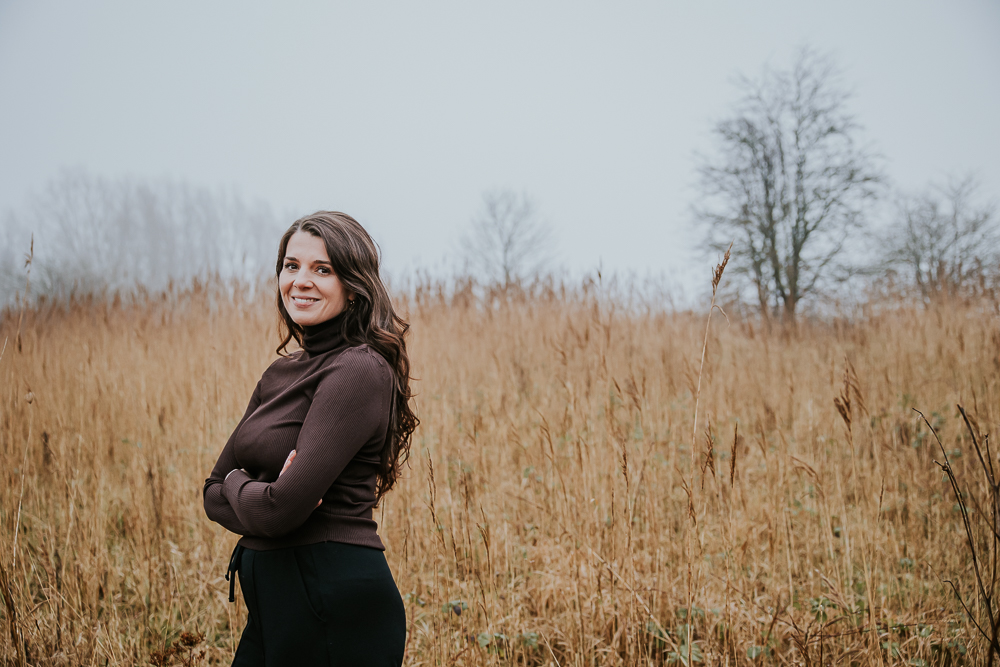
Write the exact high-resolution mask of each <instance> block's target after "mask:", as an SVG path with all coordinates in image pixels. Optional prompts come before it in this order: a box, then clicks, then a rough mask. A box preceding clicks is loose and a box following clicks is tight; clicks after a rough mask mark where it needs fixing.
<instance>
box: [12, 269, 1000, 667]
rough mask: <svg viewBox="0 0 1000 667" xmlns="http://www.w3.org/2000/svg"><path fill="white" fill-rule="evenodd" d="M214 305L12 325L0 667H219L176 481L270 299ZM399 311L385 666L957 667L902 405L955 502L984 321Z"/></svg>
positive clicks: (944, 316) (201, 451) (921, 469)
mask: <svg viewBox="0 0 1000 667" xmlns="http://www.w3.org/2000/svg"><path fill="white" fill-rule="evenodd" d="M233 294H236V292H234V291H232V290H227V289H225V288H224V287H217V288H213V289H204V288H203V289H196V290H194V291H190V292H186V293H183V294H173V295H170V296H169V297H166V298H164V299H155V298H152V297H151V298H149V299H146V300H144V301H140V302H137V303H133V304H121V303H118V304H107V303H104V302H97V301H93V302H77V303H74V304H72V305H69V306H65V307H63V306H60V307H54V306H41V307H39V308H36V309H34V310H29V311H27V312H26V313H25V315H24V321H23V323H22V324H21V327H22V331H21V339H22V341H21V342H22V345H21V349H20V350H16V349H14V348H12V347H11V346H10V345H8V346H7V348H6V350H5V352H4V353H3V356H2V357H0V457H2V463H3V465H2V467H0V478H2V479H3V483H2V485H0V575H2V576H0V592H2V593H3V597H4V605H0V622H2V624H3V625H4V626H5V627H4V628H3V634H2V636H3V637H4V640H3V643H2V648H0V652H2V656H0V659H3V660H5V661H6V662H7V663H8V664H17V663H18V661H20V662H21V664H32V665H70V664H72V665H76V664H85V665H89V664H95V665H98V664H99V665H104V664H109V665H140V664H149V662H150V660H151V658H152V659H153V660H154V661H160V663H161V664H168V663H169V662H170V661H174V662H180V661H182V660H187V661H191V662H194V663H196V664H197V663H198V662H199V661H200V662H201V663H203V664H228V661H229V659H230V658H231V655H232V652H233V647H234V645H235V642H236V641H238V637H239V633H240V632H241V630H242V625H243V624H244V623H245V622H246V617H245V613H244V612H243V611H242V610H241V607H240V605H229V604H228V603H227V602H226V597H227V593H228V588H227V584H226V582H225V581H224V579H223V574H224V570H225V566H226V563H227V557H228V555H229V553H230V550H231V548H232V545H233V543H234V542H235V538H234V536H233V535H230V534H228V533H226V531H225V530H223V529H222V528H220V527H219V526H217V525H214V524H212V523H211V522H209V521H208V520H207V519H206V518H205V516H204V513H203V511H202V507H201V486H202V482H203V480H204V478H205V476H207V474H208V471H209V470H210V469H211V467H212V465H213V463H214V461H215V458H216V456H217V454H218V452H219V450H220V449H221V447H222V445H223V443H224V442H225V439H226V438H227V436H228V435H229V432H230V430H231V429H232V427H233V426H234V424H235V423H236V420H237V419H238V418H239V416H240V414H241V413H242V410H243V408H244V407H245V402H246V401H247V400H248V398H249V395H250V392H251V390H252V388H253V385H254V383H255V382H256V380H257V378H258V377H259V375H260V373H261V372H262V371H263V369H264V368H266V366H267V365H268V363H270V361H271V360H272V359H273V356H274V354H273V349H274V347H275V344H276V337H275V336H276V331H275V327H276V319H275V316H274V314H273V311H272V308H273V306H272V305H271V299H270V298H269V297H266V296H265V297H261V298H260V299H255V300H252V301H248V300H245V299H240V298H239V297H234V296H232V295H233ZM401 305H402V306H403V309H404V310H406V311H408V316H409V318H410V319H411V322H412V325H413V328H412V337H411V339H410V346H411V350H412V352H411V357H412V359H413V363H414V375H415V376H416V377H418V378H419V382H418V383H417V391H418V393H419V395H418V397H417V399H416V407H417V410H418V414H419V416H420V418H421V422H422V423H421V426H420V428H419V430H418V431H417V433H416V436H415V443H414V450H413V456H412V458H411V465H410V467H409V469H408V471H407V474H406V478H405V479H403V480H402V482H401V483H400V485H399V486H398V488H397V490H394V491H393V492H392V493H391V494H390V495H389V496H388V497H387V499H386V501H385V502H384V504H383V506H382V507H380V508H378V509H377V510H376V517H375V518H376V520H378V521H379V524H380V533H381V534H382V536H383V539H384V541H385V542H386V544H387V547H388V549H387V552H386V555H387V558H388V560H389V563H390V566H391V568H392V570H393V572H394V574H395V577H396V581H397V583H398V585H399V588H400V591H401V592H402V594H403V595H404V599H405V602H406V608H407V617H408V624H409V633H408V638H407V658H406V662H407V664H410V665H420V664H427V665H431V664H439V665H489V664H492V665H500V664H524V665H542V664H551V665H556V664H558V665H562V666H566V665H648V664H706V665H707V664H719V665H723V664H724V665H746V664H809V665H821V664H830V663H834V664H859V665H876V664H877V665H883V664H885V665H892V664H914V665H917V664H925V663H926V664H946V663H947V664H961V663H963V662H965V663H968V664H973V663H974V662H975V661H976V660H977V659H978V657H979V656H981V655H984V654H982V653H979V652H980V651H981V650H982V649H983V644H982V642H981V641H979V640H977V639H976V638H975V634H974V633H973V632H972V626H971V625H970V624H969V621H968V618H967V616H966V614H965V613H964V612H963V611H962V608H961V607H960V605H959V604H958V603H957V601H956V600H955V597H954V593H953V591H952V590H951V589H950V588H949V587H948V585H947V584H945V583H943V580H944V579H949V580H952V581H955V582H956V583H957V585H958V586H959V588H960V590H961V592H963V594H965V595H966V599H968V600H975V599H976V595H975V592H974V590H973V588H972V586H973V585H974V581H973V580H971V579H970V572H971V570H970V567H971V565H970V560H969V557H968V555H967V554H966V553H965V552H963V550H962V549H961V548H959V547H960V546H961V544H962V542H961V541H962V540H965V539H966V536H965V531H964V527H963V524H962V515H961V513H960V512H957V511H956V510H955V501H954V498H953V497H952V496H951V495H950V490H949V487H948V486H946V484H947V481H946V480H943V479H942V473H941V470H940V469H939V468H938V467H937V466H935V465H934V463H933V460H934V458H935V456H936V454H935V449H934V447H936V446H937V445H936V442H935V441H934V439H933V436H932V435H930V432H929V430H928V428H927V426H926V425H924V424H923V423H922V422H919V421H918V419H917V418H916V415H915V413H913V412H912V410H911V408H913V407H918V408H919V409H921V410H922V411H923V412H924V413H925V414H926V415H927V416H928V420H929V422H930V423H931V424H933V425H934V428H935V429H936V430H937V432H938V435H940V437H941V440H942V442H943V443H945V446H946V448H948V449H949V460H950V466H951V469H953V470H954V471H955V473H956V475H958V476H959V477H960V478H961V479H969V480H970V482H969V483H970V484H982V483H985V482H981V481H978V480H980V478H981V477H982V476H981V475H979V476H977V475H976V474H973V473H974V469H973V468H969V469H968V470H967V469H966V466H969V465H971V463H972V460H971V459H972V458H973V454H972V451H971V450H970V449H969V446H970V445H969V441H968V436H967V434H966V431H964V430H963V428H961V426H962V423H961V419H960V418H956V417H957V413H956V409H955V405H956V404H958V403H961V404H962V405H964V406H965V408H966V409H967V410H968V411H969V413H970V414H974V415H975V418H976V420H977V422H978V424H980V425H981V427H982V429H983V431H984V432H985V431H988V430H989V428H988V425H995V424H996V423H997V421H998V419H1000V412H998V410H1000V324H998V320H997V318H996V316H995V314H991V313H990V312H989V311H987V310H984V309H983V308H981V307H980V306H978V305H976V304H965V305H955V304H952V305H939V306H936V307H934V308H931V309H924V308H909V307H905V306H899V305H898V304H897V305H894V306H893V307H888V305H886V307H882V308H878V309H872V310H871V311H870V312H868V313H866V314H862V315H861V316H858V317H854V318H851V319H830V320H826V321H815V322H810V321H805V322H802V323H800V325H799V326H798V328H797V329H796V330H795V331H794V332H791V331H784V332H783V331H779V330H775V331H774V332H773V333H768V332H766V331H764V330H762V329H761V328H760V327H759V326H757V325H756V324H755V323H754V322H753V321H752V320H742V321H741V320H738V319H734V318H733V313H730V314H729V315H730V318H731V320H730V322H729V323H728V324H727V323H726V321H725V320H724V319H720V318H716V319H715V320H713V321H712V322H711V324H710V326H709V328H708V330H707V338H706V329H705V316H704V314H698V313H683V312H681V313H669V312H664V311H658V310H656V309H649V310H644V311H643V312H634V311H632V310H629V309H626V308H623V307H620V306H619V305H618V304H616V302H615V301H614V299H611V298H608V297H607V296H604V297H601V296H598V295H597V294H596V293H595V292H594V291H593V290H591V291H586V290H582V289H581V290H563V291H550V292H547V293H540V294H535V295H525V294H520V295H519V294H515V293H513V292H511V293H508V294H507V295H506V296H504V295H494V298H492V299H491V300H489V301H488V302H484V301H482V300H477V299H474V298H471V297H470V295H468V294H465V293H463V294H459V295H458V296H457V297H449V296H447V295H445V294H444V292H442V291H436V290H433V289H420V290H418V292H417V293H416V295H415V296H413V297H412V298H411V299H410V300H409V301H407V302H405V303H403V304H401ZM16 327H17V322H16V317H15V318H13V319H12V318H9V317H6V318H4V320H3V323H2V324H0V345H2V344H3V341H4V340H8V339H9V340H13V337H14V336H15V334H16ZM706 340H707V345H708V353H707V354H706V355H705V356H704V366H703V368H702V369H701V370H699V368H700V366H699V362H700V357H699V353H700V352H701V350H702V347H703V345H704V344H705V343H706ZM845 374H846V377H847V381H846V382H845V379H844V378H845ZM699 379H700V381H701V388H700V390H699V389H698V382H699ZM835 399H836V401H837V402H836V404H835ZM696 400H697V402H698V405H699V408H698V415H699V416H698V421H697V422H695V421H694V406H695V401H696ZM692 433H695V434H696V437H695V440H694V441H693V442H692V439H691V434H692ZM932 444H933V445H934V446H933V447H932ZM938 455H939V454H938ZM22 482H23V495H22V491H21V489H22ZM977 488H978V487H977ZM19 507H20V514H19V515H18V508H19ZM18 517H19V518H18ZM15 526H17V529H16V530H17V532H16V533H15V532H14V531H15ZM15 539H16V542H17V547H16V552H15V550H14V543H15ZM685 545H688V547H689V549H688V551H687V552H686V549H685ZM689 568H691V570H690V574H689ZM182 633H188V634H186V635H185V637H186V639H183V640H182V638H181V634H182ZM198 635H204V637H203V638H199V637H198ZM196 640H197V641H196ZM185 641H186V642H189V643H192V642H194V643H196V645H197V646H196V648H195V649H191V650H188V649H184V650H180V649H177V650H176V651H175V652H173V653H170V652H165V649H167V647H168V646H170V645H173V646H174V647H183V646H187V644H184V642H185ZM198 651H203V653H199V652H198ZM199 656H200V657H199ZM913 661H916V662H913ZM919 661H924V663H921V662H919Z"/></svg>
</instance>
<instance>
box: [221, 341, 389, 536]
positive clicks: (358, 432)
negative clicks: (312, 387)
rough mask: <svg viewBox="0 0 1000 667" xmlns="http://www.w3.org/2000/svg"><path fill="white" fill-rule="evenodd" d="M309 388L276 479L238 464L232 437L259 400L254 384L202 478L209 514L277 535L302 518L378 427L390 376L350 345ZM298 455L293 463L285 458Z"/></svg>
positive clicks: (239, 529)
mask: <svg viewBox="0 0 1000 667" xmlns="http://www.w3.org/2000/svg"><path fill="white" fill-rule="evenodd" d="M334 364H335V366H334V368H331V369H330V372H329V373H328V374H327V376H326V377H324V378H323V380H321V381H320V383H319V385H318V386H317V388H316V392H315V394H314V396H313V400H312V404H311V405H310V407H309V411H308V413H307V414H306V417H305V419H304V420H303V422H302V428H301V429H300V431H299V436H298V438H297V440H296V445H295V449H294V450H292V451H291V452H290V453H289V455H288V457H287V458H286V460H285V463H284V466H283V467H282V469H281V472H280V474H279V475H278V479H276V480H275V481H274V482H259V481H257V480H256V479H254V478H253V477H251V476H250V475H248V474H247V473H246V471H244V470H242V469H241V466H240V465H239V462H238V461H237V459H236V456H235V453H234V452H233V447H234V445H233V440H234V437H235V434H236V432H237V431H238V430H239V428H240V426H242V425H243V422H244V421H245V420H246V419H247V417H249V416H250V415H251V414H253V411H254V410H256V409H257V407H258V406H259V405H260V385H259V384H258V388H257V389H256V390H255V391H254V396H253V397H252V398H251V400H250V405H249V406H248V408H247V412H246V414H244V416H243V419H242V420H241V421H240V425H239V426H237V428H236V431H234V435H233V436H230V439H229V442H227V443H226V447H225V448H224V449H223V452H222V455H221V456H220V457H219V461H218V463H216V465H215V469H214V470H213V471H212V475H211V476H210V477H209V478H208V480H206V483H205V510H206V513H207V514H208V516H209V518H211V519H212V520H214V521H216V522H218V523H220V524H222V525H223V526H224V527H225V528H227V529H228V530H230V531H232V532H234V533H239V534H240V535H254V536H260V537H279V536H281V535H284V534H286V533H288V532H291V531H292V530H294V529H295V528H298V527H299V526H300V525H302V524H303V523H304V522H305V521H306V520H307V519H308V518H309V516H310V515H311V514H312V512H313V511H314V510H315V509H316V508H317V507H318V506H319V505H320V504H321V503H322V497H323V495H324V494H325V493H326V491H327V490H328V489H329V488H330V485H331V484H333V482H334V481H335V480H336V479H337V477H339V476H340V473H341V472H342V471H343V470H344V468H345V467H346V466H347V464H348V463H350V461H351V459H353V458H354V456H355V455H356V454H357V453H358V451H360V449H361V448H362V447H363V446H364V445H365V444H366V443H367V442H369V440H371V438H372V437H373V436H374V435H376V434H377V433H379V432H382V433H384V432H385V428H386V426H387V420H388V410H389V404H388V400H389V388H390V387H391V378H390V376H389V373H388V367H387V364H386V363H385V361H384V360H382V359H381V357H377V356H376V355H374V353H372V352H370V351H367V350H363V349H359V348H353V349H351V350H348V351H346V352H344V353H343V354H342V355H341V356H340V357H339V358H338V359H337V360H336V361H335V362H334ZM293 461H296V463H295V465H291V464H292V462H293Z"/></svg>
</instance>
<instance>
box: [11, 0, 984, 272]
mask: <svg viewBox="0 0 1000 667" xmlns="http://www.w3.org/2000/svg"><path fill="white" fill-rule="evenodd" d="M803 44H809V45H811V46H813V47H815V48H816V49H818V50H820V51H825V52H829V53H831V54H832V55H833V56H834V57H835V59H836V61H837V62H838V63H839V65H840V66H841V68H842V70H843V72H844V75H845V76H844V80H845V81H846V82H847V83H848V84H849V85H851V87H852V88H853V89H854V91H855V93H856V97H855V99H854V100H853V101H852V103H851V108H852V109H853V111H854V112H855V113H856V115H857V117H858V120H859V121H860V122H861V123H862V124H863V125H864V126H865V128H866V129H865V133H864V135H863V136H864V138H865V140H867V141H870V142H872V143H873V145H874V147H875V148H876V149H877V150H878V152H880V153H881V154H882V155H884V156H885V158H886V160H887V162H886V171H887V173H888V174H889V176H890V177H891V178H892V179H893V182H894V183H895V184H896V185H898V186H900V187H903V188H907V189H915V188H919V187H921V186H922V185H924V184H925V183H926V182H927V181H928V180H930V179H941V178H942V177H944V176H946V175H947V174H949V173H964V172H967V171H970V170H974V171H977V172H978V173H979V175H980V177H981V180H982V183H983V185H984V186H985V188H984V189H985V191H986V193H987V194H990V195H993V196H996V195H997V194H1000V122H998V119H1000V3H998V2H995V1H993V0H958V1H953V2H919V1H913V0H906V1H894V2H874V1H872V0H867V1H865V2H856V1H849V2H836V3H831V2H827V3H816V2H802V1H795V2H757V3H747V2H700V3H693V2H684V3H681V2H677V3H667V2H661V3H651V2H650V3H639V2H635V3H610V2H604V3H596V2H558V3H557V2H537V1H536V2H511V1H506V2H503V3H480V2H476V3H470V2H454V3H430V2H428V3H413V2H405V3H404V2H398V3H388V2H356V3H334V2H316V3H305V2H299V3H269V4H264V3H254V2H246V1H241V2H223V1H212V2H188V1H176V0H175V1H172V2H169V3H166V2H161V3H149V2H141V3H139V2H108V1H99V0H88V2H58V3H57V2H44V1H38V0H32V1H30V2H29V1H24V2H10V1H6V2H4V1H3V0H0V210H3V209H8V208H15V207H18V206H20V205H21V204H22V202H23V201H24V199H25V197H26V195H27V194H28V193H29V192H30V191H31V190H37V189H39V188H40V187H41V186H42V185H43V184H44V182H45V181H46V180H47V179H49V178H50V177H52V176H53V175H54V173H55V172H56V170H57V169H59V168H60V167H62V166H83V167H86V168H87V169H89V170H90V171H92V172H93V173H95V174H101V175H110V176H115V175H124V174H133V175H138V176H140V177H148V178H158V177H161V176H168V177H172V178H180V179H184V180H186V181H189V182H192V183H195V184H202V185H210V186H215V185H235V186H237V187H238V188H239V189H240V190H241V191H242V192H243V194H244V195H245V196H246V197H247V198H250V199H252V198H260V199H263V200H266V201H267V202H269V203H271V204H272V205H273V206H274V207H275V208H276V209H277V210H279V211H288V212H289V215H298V214H302V213H306V212H310V211H312V210H314V209H317V208H336V209H340V210H343V211H346V212H348V213H351V214H352V215H354V216H355V217H357V218H358V219H359V220H361V222H362V223H363V224H365V225H366V226H367V227H368V228H369V230H370V231H371V232H372V233H373V235H374V236H375V238H376V239H377V240H378V241H379V242H380V244H381V245H382V248H383V251H384V256H385V262H386V267H387V268H388V269H389V270H390V271H392V272H398V271H405V270H408V269H412V268H416V267H430V268H435V267H438V268H440V267H442V266H446V265H448V263H449V262H451V261H453V260H452V259H450V255H453V254H454V251H455V249H456V248H457V247H458V244H457V243H456V237H457V236H458V235H459V234H460V233H461V232H462V231H463V230H464V229H465V228H466V226H467V225H468V221H469V218H470V217H471V216H472V214H473V213H474V212H475V210H476V208H477V207H478V205H479V201H480V195H481V193H482V191H483V190H485V189H487V188H492V187H497V186H511V187H514V188H517V189H523V190H524V191H526V192H528V193H530V194H531V195H533V196H534V198H535V199H536V200H537V203H538V204H539V208H540V209H541V211H542V212H543V213H544V216H545V217H546V219H548V220H549V221H550V222H551V224H552V226H553V227H554V228H555V231H556V236H557V238H558V240H559V248H558V254H557V260H556V262H557V263H558V264H559V265H561V266H564V267H566V268H568V269H570V270H571V271H574V272H577V271H582V270H588V269H592V268H595V267H596V266H597V265H598V262H599V261H600V262H603V265H604V267H606V268H609V269H616V270H619V271H627V270H635V271H637V272H638V273H639V274H640V275H641V274H645V273H647V272H654V273H659V272H664V273H666V274H667V275H669V276H671V277H672V278H673V279H674V280H677V281H678V282H680V283H682V284H684V285H686V286H688V287H689V288H690V287H691V286H692V285H699V284H700V283H702V282H707V276H708V267H707V264H708V263H709V262H708V261H706V259H705V258H704V257H703V256H702V257H699V256H698V255H697V253H696V252H695V248H696V245H697V243H698V241H699V239H700V238H701V237H702V234H701V232H700V231H697V230H694V229H692V228H691V224H690V215H689V213H688V206H689V205H690V203H691V201H692V198H693V197H694V196H695V190H694V189H693V187H692V185H693V183H694V173H693V165H694V160H693V153H694V151H696V150H701V151H707V150H710V149H711V143H710V138H709V131H710V128H711V125H712V121H713V119H718V118H720V117H722V116H724V115H725V114H726V113H727V111H728V109H729V105H730V104H731V102H732V101H733V100H734V99H735V98H736V95H737V91H736V89H735V88H734V86H733V85H732V83H731V82H732V79H733V77H734V75H735V74H736V73H738V72H743V73H746V74H749V75H755V74H756V73H758V72H759V71H760V69H761V67H762V66H763V65H764V64H765V63H770V64H772V65H776V66H784V65H786V64H787V63H788V62H789V61H790V58H791V56H792V54H793V52H794V50H795V48H796V47H797V46H799V45H803Z"/></svg>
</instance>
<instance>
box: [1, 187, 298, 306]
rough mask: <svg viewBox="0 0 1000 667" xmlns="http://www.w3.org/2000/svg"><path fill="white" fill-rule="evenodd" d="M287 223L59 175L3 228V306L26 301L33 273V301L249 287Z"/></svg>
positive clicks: (225, 202) (257, 210)
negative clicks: (195, 285)
mask: <svg viewBox="0 0 1000 667" xmlns="http://www.w3.org/2000/svg"><path fill="white" fill-rule="evenodd" d="M286 224H287V221H282V220H279V219H278V217H277V216H276V215H275V214H274V213H273V212H272V210H271V208H270V207H269V206H268V205H267V204H266V203H263V202H252V203H248V202H246V201H245V200H244V199H243V198H241V197H240V195H239V194H238V193H237V192H235V191H232V190H212V189H209V188H204V187H195V186H192V185H188V184H184V183H177V182H170V181H159V182H146V181H141V180H137V179H128V178H124V179H109V178H103V177H100V176H95V175H92V174H90V173H88V172H86V171H83V170H67V171H63V172H62V173H60V174H59V175H58V176H57V177H56V178H54V179H52V180H51V181H50V182H49V183H48V184H47V185H46V187H45V188H44V190H43V191H42V192H40V193H38V194H36V195H35V196H34V197H33V198H32V199H31V200H30V202H29V203H28V204H27V205H26V206H25V207H23V208H22V209H21V210H18V211H16V212H9V213H8V214H7V216H6V217H5V218H4V219H3V224H2V228H0V239H2V240H3V243H2V244H0V307H3V306H8V307H9V306H11V305H13V304H14V303H15V302H16V301H17V300H18V299H19V298H23V295H24V291H25V287H26V284H27V279H28V277H29V270H30V295H31V297H29V298H33V297H39V296H44V297H46V298H51V299H67V298H70V297H73V296H78V297H80V296H92V295H99V294H106V295H109V296H112V295H115V294H130V293H132V292H134V291H135V290H136V289H137V288H141V289H145V290H147V291H150V292H161V291H164V290H166V289H168V288H169V287H170V286H174V287H178V288H183V287H185V286H188V285H190V284H191V282H192V281H193V280H194V279H195V278H206V277H215V278H219V279H222V280H232V279H236V280H239V281H242V282H246V283H249V284H252V283H253V282H255V281H256V279H257V278H258V277H259V276H261V275H262V274H263V272H264V271H265V270H267V269H269V268H271V267H273V266H274V261H275V257H274V252H275V239H277V238H278V236H280V234H281V232H282V231H283V230H284V228H285V226H286ZM29 259H30V266H29Z"/></svg>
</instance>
